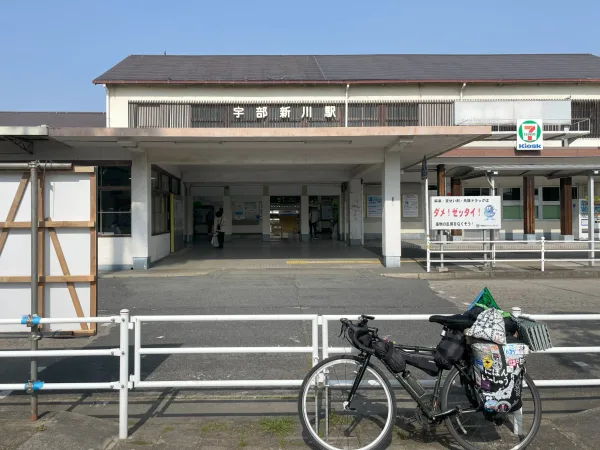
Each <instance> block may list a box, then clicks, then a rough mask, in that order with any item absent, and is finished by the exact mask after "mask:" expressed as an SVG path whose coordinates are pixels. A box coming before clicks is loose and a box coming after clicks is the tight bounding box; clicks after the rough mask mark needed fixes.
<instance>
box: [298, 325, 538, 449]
mask: <svg viewBox="0 0 600 450" xmlns="http://www.w3.org/2000/svg"><path fill="white" fill-rule="evenodd" d="M374 319H375V318H374V317H373V316H366V315H361V316H360V317H359V320H358V321H356V322H353V321H350V320H348V319H340V322H341V323H342V329H341V333H340V336H341V335H342V334H343V335H344V337H345V338H346V339H347V340H348V341H349V342H350V343H351V344H352V346H353V347H354V348H356V349H357V350H359V354H358V355H347V354H346V355H339V356H333V357H330V358H327V359H325V360H323V361H321V362H320V363H319V364H317V365H316V366H315V367H313V369H312V370H311V371H310V372H309V373H308V374H307V376H306V377H305V379H304V381H303V383H302V387H301V390H300V394H299V397H298V413H299V415H300V418H301V422H302V425H303V428H304V429H305V430H307V431H308V433H309V435H310V438H311V440H312V442H313V443H314V444H316V446H317V447H319V448H320V449H327V450H337V449H356V450H372V449H376V448H386V447H387V445H388V444H390V442H391V441H392V430H393V425H394V423H395V421H396V397H395V394H394V393H393V391H392V386H391V384H390V381H389V380H388V377H387V376H386V375H385V373H384V371H383V370H382V369H381V368H379V367H378V366H377V365H374V364H373V362H372V357H373V356H375V357H376V360H379V361H380V362H381V363H383V366H384V367H385V368H386V369H387V371H388V372H390V373H391V374H392V375H393V377H394V378H395V379H396V380H397V381H398V383H399V384H400V386H399V387H401V388H403V389H404V390H405V391H406V392H407V393H408V394H409V395H410V397H411V398H412V399H413V400H414V401H415V402H416V403H417V409H416V413H415V416H414V417H413V418H411V419H410V420H409V422H415V421H419V422H421V423H422V424H426V425H428V426H438V425H440V424H441V423H442V422H443V423H445V425H446V428H447V429H448V431H449V432H450V434H451V436H452V437H453V438H454V439H455V440H456V441H457V442H458V444H460V445H461V446H462V447H463V448H464V449H466V450H482V449H484V448H486V447H484V446H482V445H483V444H485V443H488V442H489V443H490V444H492V446H491V447H489V448H493V449H498V450H500V449H502V450H504V449H507V450H508V449H511V450H522V449H524V448H525V447H527V446H528V445H529V444H530V443H531V442H532V441H533V439H534V438H535V436H536V434H537V432H538V430H539V427H540V424H541V419H542V407H541V399H540V395H539V392H538V390H537V388H536V387H535V384H534V383H533V380H532V379H531V377H530V376H529V375H528V374H527V372H526V371H525V370H524V369H523V370H524V378H523V381H524V383H523V389H522V391H523V392H522V396H521V398H522V401H523V402H524V401H525V400H526V396H525V388H529V391H530V393H531V399H532V401H533V410H532V412H530V411H529V409H528V408H524V407H523V406H522V407H521V408H520V409H519V410H517V411H513V412H505V413H500V412H495V413H490V412H489V411H486V409H485V408H484V404H485V400H484V399H483V397H482V395H481V390H480V388H478V387H477V384H476V382H475V380H474V378H475V376H474V375H473V374H474V371H473V370H472V368H473V366H472V364H471V363H470V361H471V359H470V358H471V356H470V354H468V350H467V354H466V355H465V356H464V357H463V358H462V359H461V360H460V361H459V362H457V363H455V364H453V367H452V369H450V370H449V373H448V375H447V377H446V378H445V381H444V382H443V384H442V377H443V374H444V371H445V370H446V369H444V368H440V367H438V365H437V364H436V363H435V362H434V361H433V355H434V353H435V351H436V349H435V348H431V347H419V346H404V345H399V344H395V343H388V342H387V341H385V340H383V339H381V338H380V337H379V336H378V329H377V328H372V327H369V326H368V322H369V320H374ZM429 321H430V322H434V323H438V324H441V325H442V326H443V330H444V331H443V332H442V336H444V335H445V333H446V332H447V331H449V330H461V331H463V330H465V329H466V328H468V327H470V326H471V325H472V321H469V320H467V319H466V318H464V317H463V316H459V315H457V316H431V317H430V318H429ZM390 352H394V353H390ZM390 354H392V355H394V354H395V355H396V359H394V358H391V359H390V358H389V355H390ZM398 355H399V356H401V357H402V359H404V361H405V364H404V367H402V362H401V361H400V358H399V357H398ZM407 365H408V366H412V367H415V368H417V369H420V370H422V371H424V372H425V373H427V374H428V375H430V376H434V377H436V378H435V383H434V387H433V392H432V393H431V394H429V395H426V390H425V389H424V388H423V386H422V385H421V384H420V383H419V381H418V380H417V379H416V378H414V377H413V375H412V374H411V373H410V371H408V370H406V366H407ZM338 366H340V367H341V368H342V369H344V370H343V373H342V374H339V373H338V372H337V369H338ZM348 369H349V370H348ZM353 377H354V379H353ZM378 388H382V390H383V392H381V393H380V394H377V393H374V391H376V390H377V389H378ZM454 388H456V392H454V391H452V392H450V390H451V389H454ZM338 391H339V392H341V394H340V395H338V396H335V395H334V394H337V393H338ZM455 393H456V394H457V395H463V396H465V397H466V401H465V404H464V406H460V405H456V406H455V405H454V404H453V403H452V402H451V400H453V399H454V394H455ZM378 400H383V404H382V405H378V404H377V403H376V402H377V401H378ZM313 402H314V403H313ZM338 403H339V405H340V406H341V411H340V412H337V411H335V410H334V409H333V408H334V407H335V406H338ZM361 408H362V409H361ZM359 410H360V411H359ZM361 411H362V412H361ZM529 418H532V425H531V428H530V429H529V431H528V432H527V433H525V430H524V419H529ZM473 419H474V420H478V421H480V422H481V423H482V424H483V425H485V426H488V427H489V428H491V429H490V430H486V432H485V433H481V434H479V435H478V433H477V431H478V429H477V428H476V425H473V424H471V423H470V420H473ZM507 419H512V421H508V420H507ZM505 427H506V428H507V433H506V434H508V438H510V439H509V440H507V444H508V445H507V446H505V445H498V444H503V443H504V441H501V442H498V437H500V438H501V439H502V436H501V434H500V432H501V431H505V430H504V428H505ZM336 431H339V432H341V435H340V436H338V437H335V436H333V433H334V432H336ZM472 431H473V432H474V436H475V441H474V442H469V441H467V439H468V438H469V436H467V435H468V434H469V432H472ZM478 436H479V439H477V437H478ZM492 438H496V439H492ZM340 441H341V442H340ZM350 441H352V442H355V441H358V442H357V444H356V445H351V442H350ZM340 443H341V444H342V445H341V446H340V445H339V444H340Z"/></svg>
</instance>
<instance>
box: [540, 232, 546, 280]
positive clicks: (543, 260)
mask: <svg viewBox="0 0 600 450" xmlns="http://www.w3.org/2000/svg"><path fill="white" fill-rule="evenodd" d="M545 261H546V238H545V237H544V236H542V257H541V264H542V272H543V271H544V268H545Z"/></svg>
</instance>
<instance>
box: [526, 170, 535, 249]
mask: <svg viewBox="0 0 600 450" xmlns="http://www.w3.org/2000/svg"><path fill="white" fill-rule="evenodd" d="M534 208H535V187H534V177H523V239H524V240H526V241H534V240H535V210H534Z"/></svg>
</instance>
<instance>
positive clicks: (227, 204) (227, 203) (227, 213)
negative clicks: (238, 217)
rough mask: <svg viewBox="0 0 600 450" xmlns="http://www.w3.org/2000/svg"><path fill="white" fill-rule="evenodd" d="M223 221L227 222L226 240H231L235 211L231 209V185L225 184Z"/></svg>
mask: <svg viewBox="0 0 600 450" xmlns="http://www.w3.org/2000/svg"><path fill="white" fill-rule="evenodd" d="M223 221H224V222H225V242H231V235H232V234H233V211H232V209H231V194H230V191H229V186H225V192H224V195H223Z"/></svg>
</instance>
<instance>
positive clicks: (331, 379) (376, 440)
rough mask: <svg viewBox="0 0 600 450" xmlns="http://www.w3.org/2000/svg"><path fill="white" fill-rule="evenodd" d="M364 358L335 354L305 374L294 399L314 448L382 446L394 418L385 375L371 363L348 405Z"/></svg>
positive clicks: (353, 449) (368, 449)
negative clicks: (296, 401)
mask: <svg viewBox="0 0 600 450" xmlns="http://www.w3.org/2000/svg"><path fill="white" fill-rule="evenodd" d="M362 365H363V360H361V359H360V358H359V357H357V356H352V355H343V356H334V357H331V358H328V359H325V360H323V361H321V362H320V363H319V364H317V365H316V366H315V367H313V369H312V370H311V371H310V372H309V373H308V375H307V376H306V378H305V379H304V382H303V383H302V388H301V390H300V395H299V396H298V414H299V415H300V420H301V422H302V426H303V428H304V430H305V431H307V432H308V434H309V435H310V439H311V441H312V443H313V444H316V445H317V446H318V447H319V448H320V449H323V450H338V449H347V450H373V449H378V448H385V446H386V445H387V444H388V440H389V439H390V437H391V433H392V429H393V425H394V421H395V418H396V399H395V397H394V394H393V392H392V388H391V386H390V383H389V381H388V379H387V377H386V376H385V375H384V374H383V373H382V372H381V370H380V369H378V368H377V367H375V366H374V365H372V364H371V363H369V365H368V366H367V368H366V371H365V374H364V376H363V378H362V380H361V382H360V384H359V386H358V389H357V391H356V394H355V395H354V398H353V400H352V402H351V403H350V404H349V405H348V404H347V400H348V394H349V392H350V389H351V388H352V386H353V384H354V381H355V380H356V377H357V376H358V373H359V370H360V368H361V367H362Z"/></svg>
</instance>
